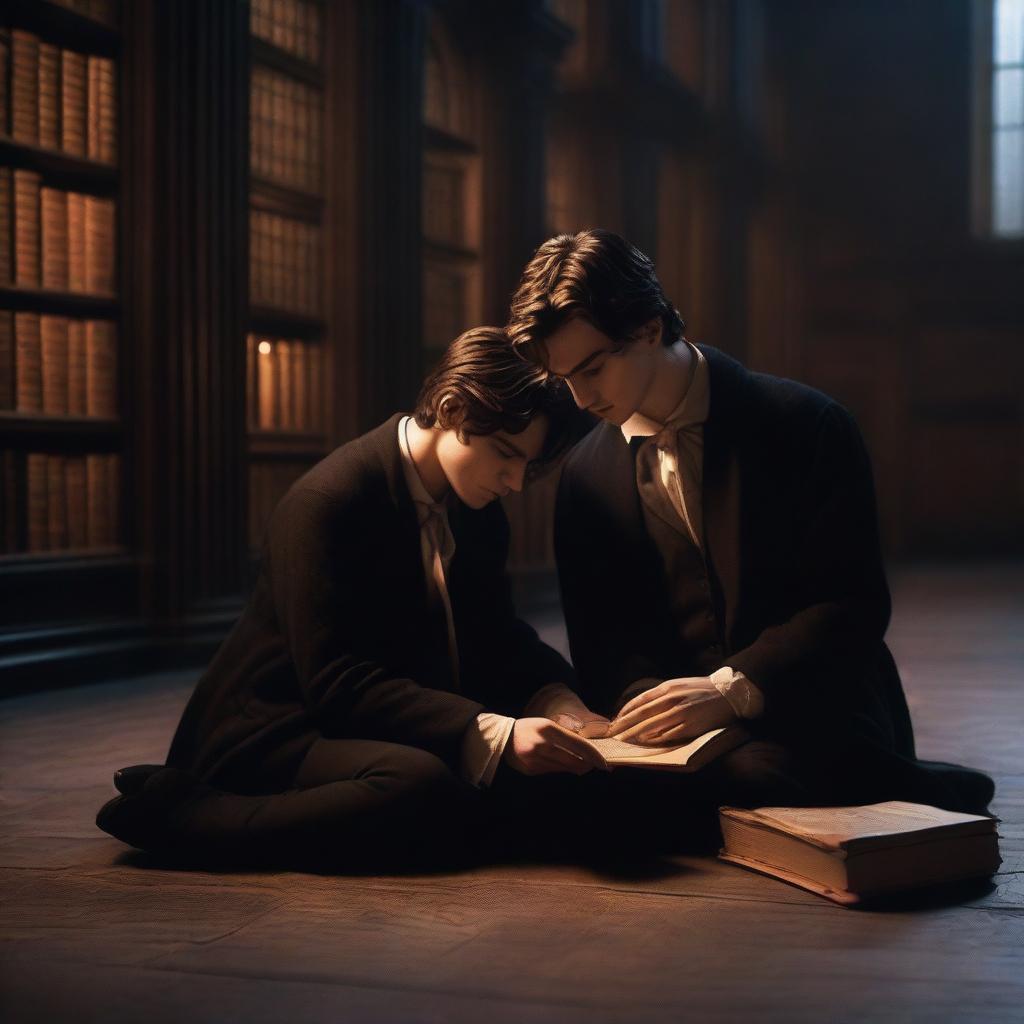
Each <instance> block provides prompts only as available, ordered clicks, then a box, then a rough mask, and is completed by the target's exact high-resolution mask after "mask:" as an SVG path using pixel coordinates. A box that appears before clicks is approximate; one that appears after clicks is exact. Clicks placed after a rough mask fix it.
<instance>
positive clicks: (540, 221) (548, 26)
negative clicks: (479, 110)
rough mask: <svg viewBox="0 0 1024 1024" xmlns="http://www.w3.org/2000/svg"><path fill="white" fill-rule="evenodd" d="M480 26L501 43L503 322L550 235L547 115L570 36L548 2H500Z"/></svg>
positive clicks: (487, 130)
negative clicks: (550, 12) (546, 185)
mask: <svg viewBox="0 0 1024 1024" xmlns="http://www.w3.org/2000/svg"><path fill="white" fill-rule="evenodd" d="M485 13H486V16H485V17H482V18H481V20H480V22H479V23H478V24H477V25H476V26H474V27H475V28H476V30H477V32H478V33H479V45H480V46H482V47H489V48H491V47H493V51H492V52H490V53H488V54H487V57H486V59H485V61H483V63H484V66H485V68H486V81H485V88H486V95H487V101H486V105H485V114H484V118H483V123H484V128H483V130H484V136H483V158H484V219H483V256H484V260H483V265H484V296H483V298H484V301H483V310H484V319H485V320H486V321H487V322H488V323H495V324H503V323H504V322H505V320H506V319H507V318H508V304H509V299H510V298H511V295H512V292H513V290H514V289H515V287H516V284H517V283H518V281H519V275H520V274H521V273H522V270H523V267H524V266H525V264H526V262H527V260H529V258H530V257H531V256H532V255H533V252H534V250H535V249H536V248H537V246H538V245H539V244H540V243H541V242H542V241H544V239H545V237H546V226H547V225H546V223H545V220H546V218H545V196H544V150H545V134H544V133H545V120H546V110H547V107H548V102H549V99H550V96H551V92H552V90H553V88H554V69H555V64H556V62H557V60H558V58H559V55H560V54H561V52H562V49H563V48H564V46H565V45H566V43H567V42H568V38H569V37H568V35H567V34H566V33H565V30H564V29H563V28H562V27H561V26H560V24H559V23H558V22H556V21H555V20H554V19H553V18H551V17H550V16H549V15H547V14H546V13H545V11H544V9H543V5H541V4H539V3H532V2H529V0H526V2H523V0H519V2H516V3H500V2H499V3H495V4H494V5H493V6H491V7H489V8H487V10H486V12H485Z"/></svg>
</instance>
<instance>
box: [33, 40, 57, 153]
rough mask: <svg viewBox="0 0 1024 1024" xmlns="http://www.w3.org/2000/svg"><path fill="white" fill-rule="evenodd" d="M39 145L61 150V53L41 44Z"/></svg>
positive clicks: (46, 44) (54, 48) (50, 46)
mask: <svg viewBox="0 0 1024 1024" xmlns="http://www.w3.org/2000/svg"><path fill="white" fill-rule="evenodd" d="M38 90H39V145H40V146H45V147H46V148H47V149H60V124H59V117H60V51H59V50H58V49H57V47H56V46H52V45H51V44H50V43H40V44H39V84H38Z"/></svg>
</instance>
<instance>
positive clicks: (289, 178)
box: [246, 0, 331, 551]
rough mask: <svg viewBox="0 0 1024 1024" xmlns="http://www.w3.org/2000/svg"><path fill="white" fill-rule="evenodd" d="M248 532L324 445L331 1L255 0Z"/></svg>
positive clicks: (253, 542) (255, 530)
mask: <svg viewBox="0 0 1024 1024" xmlns="http://www.w3.org/2000/svg"><path fill="white" fill-rule="evenodd" d="M250 12H251V20H250V30H251V42H252V62H251V93H250V118H249V124H250V131H249V140H250V142H249V146H250V148H249V152H250V176H251V177H250V180H251V188H250V213H249V224H250V231H249V253H250V258H249V267H250V274H249V294H250V307H249V332H248V335H247V337H246V410H247V411H246V422H247V434H248V451H249V544H250V548H251V549H252V550H254V551H255V550H257V549H258V548H259V545H260V543H261V540H262V536H263V532H264V530H265V527H266V523H267V520H268V518H269V516H270V513H271V511H272V510H273V508H274V505H275V504H276V503H277V501H278V499H279V498H280V497H281V495H282V494H283V493H284V492H285V490H287V488H288V487H289V485H290V484H291V483H292V482H293V481H294V480H295V479H296V478H297V477H298V476H300V475H301V474H302V473H303V472H304V471H305V470H306V469H307V468H308V467H309V466H310V465H311V464H312V463H313V462H315V461H317V460H318V459H320V458H321V457H322V456H323V455H324V454H325V453H326V451H327V450H328V443H329V436H330V422H331V414H330V409H329V408H328V404H327V403H328V400H329V397H330V393H331V389H330V388H329V387H327V381H328V379H329V376H330V369H329V362H330V356H331V353H330V350H329V339H328V318H327V305H326V296H325V291H326V287H325V285H326V281H325V272H324V271H325V248H326V242H327V239H326V237H325V235H326V231H327V225H326V220H325V208H326V182H325V180H324V179H325V159H324V156H325V144H326V136H327V132H326V124H325V111H326V106H327V76H326V72H325V61H324V37H325V34H326V33H325V31H324V28H325V26H324V22H325V19H326V11H325V10H324V8H323V5H322V4H321V3H320V2H317V0H252V4H251V8H250Z"/></svg>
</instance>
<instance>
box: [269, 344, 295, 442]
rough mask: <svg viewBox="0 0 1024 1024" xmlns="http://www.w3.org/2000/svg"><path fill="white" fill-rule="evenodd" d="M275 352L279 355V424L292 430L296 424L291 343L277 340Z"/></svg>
mask: <svg viewBox="0 0 1024 1024" xmlns="http://www.w3.org/2000/svg"><path fill="white" fill-rule="evenodd" d="M274 354H275V356H276V357H277V365H276V369H277V408H278V415H277V425H278V427H279V428H280V429H281V430H291V429H292V427H293V425H294V421H293V410H292V364H291V344H290V343H289V342H287V341H279V342H277V344H276V345H275V346H274Z"/></svg>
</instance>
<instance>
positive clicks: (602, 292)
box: [507, 228, 686, 369]
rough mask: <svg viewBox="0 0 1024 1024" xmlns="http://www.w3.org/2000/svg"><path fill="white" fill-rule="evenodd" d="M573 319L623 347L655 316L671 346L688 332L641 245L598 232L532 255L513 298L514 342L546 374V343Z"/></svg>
mask: <svg viewBox="0 0 1024 1024" xmlns="http://www.w3.org/2000/svg"><path fill="white" fill-rule="evenodd" d="M575 317H582V318H583V319H585V320H587V321H588V322H589V323H590V324H592V325H593V326H594V327H596V328H597V329H598V330H599V331H601V333H602V334H606V335H607V336H608V337H609V338H611V340H612V341H613V342H614V343H615V345H616V346H617V347H619V348H622V347H623V346H625V345H628V344H629V343H630V341H632V340H633V335H634V332H635V331H636V330H637V329H638V328H640V327H642V326H643V325H644V324H645V323H647V322H648V321H650V320H652V319H653V318H654V317H661V323H662V328H663V330H662V341H663V342H664V344H665V345H672V344H674V343H675V342H676V341H678V339H679V338H681V337H682V336H683V331H684V330H685V329H686V324H685V323H684V321H683V319H682V317H681V316H680V315H679V312H678V311H677V310H676V309H675V307H674V306H673V305H672V304H671V303H670V302H669V301H668V299H667V298H665V293H664V291H663V290H662V287H661V283H660V282H659V281H658V278H657V276H656V275H655V273H654V264H653V263H652V262H651V261H650V260H649V259H648V258H647V257H646V256H645V255H644V254H643V253H642V252H641V251H640V250H639V249H637V248H636V246H633V245H630V244H629V242H627V241H626V240H625V239H624V238H622V237H620V236H619V235H616V234H614V233H613V232H611V231H604V230H602V229H600V228H595V229H592V230H589V231H580V232H578V233H577V234H574V235H557V236H556V237H555V238H549V239H548V240H547V241H546V242H545V243H544V244H543V245H542V246H541V247H540V248H539V249H538V250H537V251H536V252H535V253H534V255H533V258H532V259H531V260H530V262H529V263H528V264H527V265H526V269H525V270H524V271H523V276H522V278H521V279H520V282H519V287H518V288H517V289H516V292H515V295H514V296H513V297H512V307H511V312H510V316H509V323H508V328H507V330H508V333H509V338H510V340H511V342H512V345H513V347H514V348H515V349H516V351H517V352H519V353H520V354H521V355H522V356H523V358H524V359H526V360H528V361H529V362H531V363H533V364H534V365H536V366H540V367H543V368H544V369H546V368H547V358H548V356H547V346H546V344H545V342H546V341H547V339H548V338H549V337H550V336H551V335H552V334H554V332H555V331H557V330H558V329H559V328H560V327H562V326H563V325H564V324H566V323H567V322H568V321H569V320H572V319H573V318H575Z"/></svg>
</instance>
